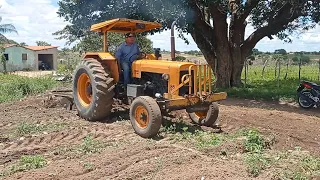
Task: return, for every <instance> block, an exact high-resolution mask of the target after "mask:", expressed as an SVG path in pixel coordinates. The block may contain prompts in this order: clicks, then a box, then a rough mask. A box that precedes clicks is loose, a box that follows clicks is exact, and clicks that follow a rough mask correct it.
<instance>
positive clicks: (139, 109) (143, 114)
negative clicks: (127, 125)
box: [130, 96, 162, 138]
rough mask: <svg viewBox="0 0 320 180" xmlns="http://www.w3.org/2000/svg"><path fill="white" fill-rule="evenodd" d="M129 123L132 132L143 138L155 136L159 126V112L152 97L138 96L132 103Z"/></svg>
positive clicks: (160, 121)
mask: <svg viewBox="0 0 320 180" xmlns="http://www.w3.org/2000/svg"><path fill="white" fill-rule="evenodd" d="M130 121H131V124H132V127H133V129H134V131H135V132H136V133H137V134H138V135H139V136H141V137H143V138H151V137H153V136H155V135H157V133H158V131H159V129H160V127H161V124H162V115H161V110H160V107H159V105H158V103H157V102H156V100H154V99H153V98H152V97H149V96H139V97H137V98H135V99H134V100H133V101H132V104H131V107H130Z"/></svg>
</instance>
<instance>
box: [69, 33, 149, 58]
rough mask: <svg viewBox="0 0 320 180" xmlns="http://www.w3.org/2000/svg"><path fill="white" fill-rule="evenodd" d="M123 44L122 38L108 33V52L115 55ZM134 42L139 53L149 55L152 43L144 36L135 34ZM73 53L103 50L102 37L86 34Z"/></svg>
mask: <svg viewBox="0 0 320 180" xmlns="http://www.w3.org/2000/svg"><path fill="white" fill-rule="evenodd" d="M122 42H124V36H123V35H122V34H119V33H110V32H109V33H108V50H109V52H112V53H115V51H116V49H117V48H118V47H119V46H120V44H121V43H122ZM136 42H137V44H138V46H139V47H140V51H143V52H146V53H151V52H152V51H153V49H152V41H151V40H150V39H148V38H147V37H145V36H142V35H140V34H137V36H136ZM73 49H74V50H75V51H85V52H88V51H92V52H97V51H102V50H103V36H100V35H99V34H98V33H88V34H87V35H86V36H85V37H83V38H82V39H81V40H80V42H79V43H78V44H76V45H75V46H74V48H73Z"/></svg>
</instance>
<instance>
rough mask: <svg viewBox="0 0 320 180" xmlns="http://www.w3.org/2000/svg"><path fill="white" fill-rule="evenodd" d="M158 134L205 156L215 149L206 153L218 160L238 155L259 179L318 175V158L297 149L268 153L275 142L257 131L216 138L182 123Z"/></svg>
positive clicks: (168, 124)
mask: <svg viewBox="0 0 320 180" xmlns="http://www.w3.org/2000/svg"><path fill="white" fill-rule="evenodd" d="M160 133H161V134H162V133H166V134H171V135H170V137H171V140H173V141H174V142H175V143H176V142H180V143H186V145H187V146H191V147H193V148H197V149H198V150H200V151H202V150H204V152H207V150H208V148H209V149H211V148H214V149H212V150H210V151H209V152H210V153H212V152H215V151H218V152H219V153H220V155H221V156H229V157H235V156H230V155H232V154H236V153H241V156H240V158H241V159H242V160H243V162H244V163H245V165H246V168H247V172H248V173H249V175H250V176H252V177H258V176H259V175H260V174H261V173H263V172H264V171H271V173H272V176H273V177H274V179H294V180H298V179H299V180H301V179H311V178H312V177H316V176H319V175H320V157H317V156H312V155H310V154H309V153H308V152H303V151H301V150H300V149H299V148H297V149H296V150H294V151H286V152H279V151H275V150H271V149H272V148H271V146H272V145H273V144H274V142H275V138H274V136H265V135H262V134H261V133H260V132H259V131H258V130H256V129H251V128H244V129H240V130H238V131H236V132H233V133H230V134H225V133H221V134H218V133H215V132H206V131H203V130H200V129H197V128H196V127H194V126H188V125H186V124H184V123H183V122H176V123H173V122H171V123H170V122H166V123H165V126H164V127H163V128H162V129H161V131H160ZM225 145H227V146H225ZM225 147H228V148H227V149H226V148H225ZM232 147H237V148H238V150H236V151H235V152H233V150H232ZM216 155H217V154H214V156H216ZM268 173H270V172H268Z"/></svg>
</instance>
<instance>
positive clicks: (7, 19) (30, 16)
mask: <svg viewBox="0 0 320 180" xmlns="http://www.w3.org/2000/svg"><path fill="white" fill-rule="evenodd" d="M56 3H57V0H0V5H2V7H1V9H0V15H1V16H2V19H3V20H2V22H1V23H12V24H13V25H14V26H15V27H16V28H17V30H18V33H19V34H18V35H16V34H6V36H7V37H8V38H10V39H13V40H15V41H17V42H19V43H20V42H26V43H27V44H29V45H35V42H36V41H38V40H44V41H47V42H49V43H51V44H52V45H56V46H60V47H63V46H64V45H65V40H56V39H54V38H55V37H54V36H53V35H52V33H54V32H56V31H58V30H61V29H63V28H64V27H65V25H66V24H67V22H64V21H63V19H61V18H59V17H58V15H57V13H56V12H57V10H58V7H57V5H56ZM253 31H254V29H253V27H252V26H250V25H248V27H247V29H246V37H247V36H249V35H250V34H251V33H252V32H253ZM319 32H320V27H319V26H317V27H316V29H312V30H310V31H308V32H306V33H304V34H301V37H300V38H299V39H296V38H294V39H293V43H292V44H288V43H284V42H283V41H280V40H278V39H277V38H276V37H275V38H274V39H273V40H269V39H268V38H264V39H263V40H261V41H260V42H259V43H258V44H257V46H256V48H258V49H259V50H261V51H274V50H275V49H280V48H284V49H286V50H287V51H320V34H319ZM170 33H171V32H170V30H168V31H164V32H162V33H157V34H155V35H153V36H148V37H149V38H150V39H151V40H152V41H153V44H154V47H158V48H161V49H166V50H170V47H171V44H170V40H171V39H170V37H171V34H170ZM175 37H176V38H175V40H176V49H177V50H179V51H184V50H194V49H196V50H198V48H197V45H196V44H195V42H194V41H193V39H192V37H191V35H190V34H189V35H185V37H186V38H187V39H188V40H189V42H190V44H189V45H187V44H185V42H184V41H183V40H182V39H180V38H178V31H176V30H175Z"/></svg>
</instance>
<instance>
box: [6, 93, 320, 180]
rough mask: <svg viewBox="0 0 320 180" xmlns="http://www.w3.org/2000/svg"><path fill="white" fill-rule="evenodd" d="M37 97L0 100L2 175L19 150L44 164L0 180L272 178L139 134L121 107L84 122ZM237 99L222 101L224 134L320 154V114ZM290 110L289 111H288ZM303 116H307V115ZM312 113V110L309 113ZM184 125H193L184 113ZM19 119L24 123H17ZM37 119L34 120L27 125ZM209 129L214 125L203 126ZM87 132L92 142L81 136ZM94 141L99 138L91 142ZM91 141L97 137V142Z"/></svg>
mask: <svg viewBox="0 0 320 180" xmlns="http://www.w3.org/2000/svg"><path fill="white" fill-rule="evenodd" d="M42 101H43V98H42V97H41V96H38V97H36V98H35V97H30V98H27V99H25V100H22V101H17V102H12V103H6V104H0V109H1V110H0V111H1V112H0V157H1V158H0V172H5V171H6V170H8V168H9V167H11V166H12V165H14V164H17V162H18V161H19V158H20V157H21V156H22V155H42V156H43V157H44V158H45V159H46V160H47V165H46V166H44V167H42V168H39V169H33V170H29V171H24V172H16V173H14V174H12V175H8V174H3V176H4V177H3V179H271V177H272V174H270V173H262V174H261V175H260V176H259V177H257V178H252V177H250V176H249V175H248V172H247V170H246V165H245V164H244V162H243V161H242V160H241V157H240V156H241V155H239V153H235V154H233V155H232V156H227V157H225V156H221V155H220V152H219V151H218V150H217V149H211V150H210V149H209V150H201V149H200V150H199V149H196V148H191V147H189V146H186V145H185V144H186V143H185V142H184V141H183V140H181V141H173V140H172V139H174V138H175V137H176V136H175V135H174V134H172V133H170V132H169V131H164V133H162V136H161V137H159V138H157V139H143V138H140V137H139V136H137V135H136V134H135V133H134V131H133V129H132V127H131V124H130V122H129V121H128V120H127V119H128V116H127V114H126V113H127V109H126V107H117V108H116V110H117V112H115V113H114V114H113V116H112V117H111V122H109V121H108V123H107V121H106V122H87V121H84V120H82V119H80V118H79V117H78V116H77V115H76V112H75V111H67V110H65V109H63V108H60V107H52V108H45V107H43V102H42ZM239 103H240V101H238V100H228V101H225V102H223V105H221V106H220V107H221V110H220V112H221V114H220V121H221V126H222V129H221V130H222V133H221V134H227V133H232V132H236V131H238V130H239V129H240V128H243V127H253V128H257V129H259V130H260V131H261V132H262V133H263V134H266V135H274V136H275V139H276V142H275V144H274V145H273V146H272V148H273V149H275V150H282V151H284V150H292V149H295V147H297V146H299V147H301V148H302V149H303V150H307V151H310V152H311V153H312V154H315V155H320V131H319V127H320V118H319V113H318V112H316V111H312V112H304V113H301V112H299V111H296V112H295V111H289V110H288V109H282V110H281V111H279V110H267V109H261V108H252V107H241V106H245V103H247V106H248V104H252V103H250V102H248V101H244V102H242V103H244V104H241V105H240V104H239ZM289 109H290V108H289ZM308 113H309V114H308ZM310 113H311V114H310ZM175 115H176V116H177V118H179V117H181V118H184V121H185V123H186V126H188V127H189V128H190V129H191V128H192V127H193V126H192V125H191V124H190V120H189V119H185V117H186V114H184V113H175ZM21 122H25V124H21ZM32 124H37V125H32ZM206 130H207V131H213V129H210V128H206ZM88 135H92V138H93V139H87V138H88ZM96 140H97V141H96ZM95 142H103V144H104V146H103V148H102V147H100V145H101V144H99V143H97V144H96V143H95Z"/></svg>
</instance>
